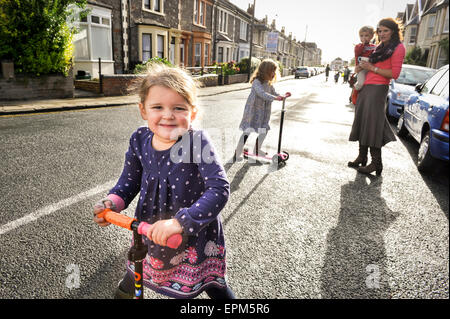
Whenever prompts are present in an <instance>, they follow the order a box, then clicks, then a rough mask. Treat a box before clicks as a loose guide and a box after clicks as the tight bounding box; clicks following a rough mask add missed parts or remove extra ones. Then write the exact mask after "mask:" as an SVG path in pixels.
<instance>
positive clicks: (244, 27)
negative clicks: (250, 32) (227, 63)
mask: <svg viewBox="0 0 450 319" xmlns="http://www.w3.org/2000/svg"><path fill="white" fill-rule="evenodd" d="M247 27H248V23H247V22H245V21H242V20H241V28H240V31H239V38H240V39H241V40H245V41H247Z"/></svg>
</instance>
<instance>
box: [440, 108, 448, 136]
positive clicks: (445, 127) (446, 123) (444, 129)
mask: <svg viewBox="0 0 450 319" xmlns="http://www.w3.org/2000/svg"><path fill="white" fill-rule="evenodd" d="M441 130H443V131H446V132H448V109H447V113H445V116H444V120H443V121H442V125H441Z"/></svg>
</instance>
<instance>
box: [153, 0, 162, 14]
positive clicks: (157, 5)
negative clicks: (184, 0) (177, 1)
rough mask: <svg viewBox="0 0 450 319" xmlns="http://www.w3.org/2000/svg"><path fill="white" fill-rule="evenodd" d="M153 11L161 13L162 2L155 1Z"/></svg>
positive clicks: (159, 0)
mask: <svg viewBox="0 0 450 319" xmlns="http://www.w3.org/2000/svg"><path fill="white" fill-rule="evenodd" d="M153 10H154V11H157V12H161V0H154V1H153Z"/></svg>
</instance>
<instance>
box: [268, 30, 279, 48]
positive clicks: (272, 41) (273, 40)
mask: <svg viewBox="0 0 450 319" xmlns="http://www.w3.org/2000/svg"><path fill="white" fill-rule="evenodd" d="M277 47H278V32H269V33H268V34H267V44H266V51H268V52H273V53H276V52H277Z"/></svg>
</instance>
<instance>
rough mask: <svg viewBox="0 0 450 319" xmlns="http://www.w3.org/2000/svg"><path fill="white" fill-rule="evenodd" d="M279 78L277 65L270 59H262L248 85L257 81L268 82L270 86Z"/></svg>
mask: <svg viewBox="0 0 450 319" xmlns="http://www.w3.org/2000/svg"><path fill="white" fill-rule="evenodd" d="M274 73H275V75H274V76H273V77H272V74H274ZM279 77H280V70H279V69H278V63H277V62H275V61H274V60H272V59H264V60H262V61H261V63H260V64H259V66H258V68H257V69H256V70H255V72H253V75H252V77H251V79H250V83H253V81H254V80H255V79H258V80H259V81H260V82H261V83H264V82H268V83H269V84H270V85H272V84H273V83H275V82H276V81H277V80H278V78H279Z"/></svg>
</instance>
